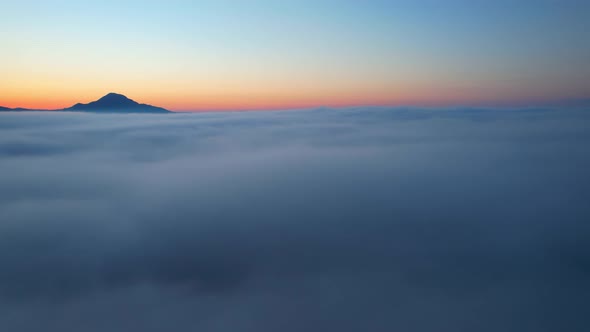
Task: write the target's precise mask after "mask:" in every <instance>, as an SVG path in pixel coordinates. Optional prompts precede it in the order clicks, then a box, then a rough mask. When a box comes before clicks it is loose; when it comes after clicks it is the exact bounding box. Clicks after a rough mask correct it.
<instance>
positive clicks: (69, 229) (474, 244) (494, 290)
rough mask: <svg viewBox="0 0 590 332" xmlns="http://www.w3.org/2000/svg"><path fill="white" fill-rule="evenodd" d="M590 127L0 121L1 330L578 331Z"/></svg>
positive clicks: (421, 119)
mask: <svg viewBox="0 0 590 332" xmlns="http://www.w3.org/2000/svg"><path fill="white" fill-rule="evenodd" d="M589 129H590V113H585V112H574V111H568V112H557V111H540V110H539V111H533V110H528V111H527V110H525V111H476V110H430V111H426V110H403V109H397V110H386V109H383V110H379V109H371V110H367V109H348V110H342V111H332V110H316V111H307V112H280V113H223V114H214V113H211V114H192V115H180V114H175V115H154V116H139V115H87V114H12V113H10V114H2V115H0V188H2V189H1V191H0V220H1V222H0V330H2V331H13V332H20V331H60V332H61V331H77V332H85V331H89V332H94V331H114V332H118V331H179V332H181V331H262V332H263V331H406V332H412V331H417V332H418V331H427V332H429V331H503V332H504V331H556V330H567V331H572V332H575V331H587V330H588V328H589V325H590V324H589V323H588V318H587V317H588V316H589V315H590V309H589V308H590V307H589V306H588V305H587V300H588V298H590V242H589V241H588V239H589V238H590V222H589V221H590V204H588V202H589V201H590V173H589V172H588V170H589V169H590V149H588V146H589V144H590V130H589Z"/></svg>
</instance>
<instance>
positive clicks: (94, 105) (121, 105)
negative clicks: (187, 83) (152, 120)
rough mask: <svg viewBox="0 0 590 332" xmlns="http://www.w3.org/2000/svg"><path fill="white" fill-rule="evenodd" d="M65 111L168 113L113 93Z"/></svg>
mask: <svg viewBox="0 0 590 332" xmlns="http://www.w3.org/2000/svg"><path fill="white" fill-rule="evenodd" d="M67 110H69V111H87V112H117V113H169V111H167V110H165V109H163V108H160V107H155V106H151V105H146V104H140V103H138V102H136V101H134V100H131V99H129V98H127V97H126V96H124V95H122V94H119V93H114V92H111V93H109V94H107V95H105V96H104V97H102V98H100V99H99V100H97V101H93V102H91V103H88V104H76V105H74V106H72V107H70V108H68V109H67Z"/></svg>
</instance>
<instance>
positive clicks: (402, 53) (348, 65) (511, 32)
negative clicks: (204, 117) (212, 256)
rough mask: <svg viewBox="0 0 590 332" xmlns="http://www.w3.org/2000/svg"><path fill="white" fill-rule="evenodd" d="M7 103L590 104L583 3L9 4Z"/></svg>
mask: <svg viewBox="0 0 590 332" xmlns="http://www.w3.org/2000/svg"><path fill="white" fill-rule="evenodd" d="M0 42H1V45H2V50H1V52H0V76H1V78H0V105H2V106H7V107H27V108H43V109H55V108H63V107H69V106H71V105H73V104H75V103H77V102H89V101H92V100H95V99H97V98H99V97H101V96H102V95H104V94H106V93H108V92H118V93H123V94H125V95H127V96H129V97H130V98H133V99H135V100H137V101H139V102H143V103H149V104H154V105H158V106H162V107H166V108H169V109H172V110H201V109H210V110H217V109H219V110H223V109H285V108H304V107H315V106H334V107H338V106H356V105H392V106H396V105H423V106H451V105H472V106H506V105H529V104H542V103H544V102H548V101H553V100H564V99H577V98H588V97H590V1H587V0H579V1H576V0H554V1H549V0H511V1H508V0H499V1H492V0H489V1H485V0H464V1H460V0H446V1H442V0H436V1H435V0H413V1H412V0H400V1H395V0H374V1H370V0H368V1H360V0H355V1H349V0H338V1H337V0H313V1H312V0H298V1H278V0H277V1H271V0H267V1H262V0H259V1H256V0H251V1H239V0H233V1H224V0H215V1H180V0H167V1H124V0H119V1H115V0H102V1H67V0H62V1H57V0H56V1H31V0H21V1H5V0H0Z"/></svg>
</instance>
